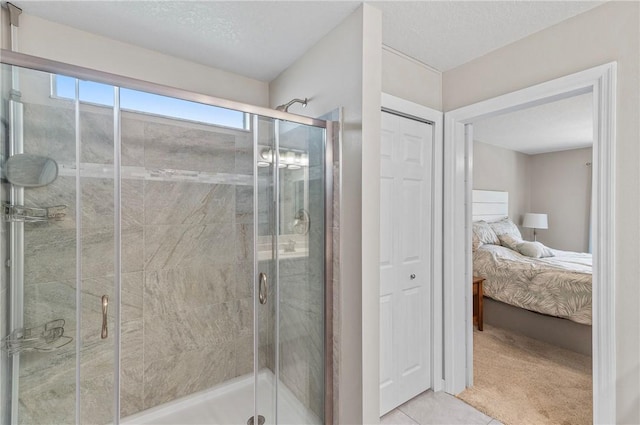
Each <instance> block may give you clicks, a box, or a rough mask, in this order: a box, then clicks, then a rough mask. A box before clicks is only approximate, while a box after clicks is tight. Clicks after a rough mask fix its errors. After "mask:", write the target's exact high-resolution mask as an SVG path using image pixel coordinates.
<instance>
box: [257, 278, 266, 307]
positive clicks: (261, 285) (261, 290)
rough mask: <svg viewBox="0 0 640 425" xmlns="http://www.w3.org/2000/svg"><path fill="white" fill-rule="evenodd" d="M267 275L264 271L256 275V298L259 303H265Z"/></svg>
mask: <svg viewBox="0 0 640 425" xmlns="http://www.w3.org/2000/svg"><path fill="white" fill-rule="evenodd" d="M267 290H268V288H267V275H266V274H265V273H260V274H259V275H258V300H259V301H260V304H266V303H267Z"/></svg>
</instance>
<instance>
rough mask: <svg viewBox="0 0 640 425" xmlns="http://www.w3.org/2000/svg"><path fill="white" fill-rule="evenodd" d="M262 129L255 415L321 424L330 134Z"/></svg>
mask: <svg viewBox="0 0 640 425" xmlns="http://www.w3.org/2000/svg"><path fill="white" fill-rule="evenodd" d="M256 126H257V129H258V131H257V139H256V145H257V146H256V170H257V172H256V175H257V184H256V188H257V193H256V198H255V199H256V205H257V208H256V210H257V212H256V214H257V219H256V226H257V235H256V238H257V255H256V266H257V268H256V270H257V273H256V279H255V314H256V317H255V320H256V324H255V326H256V347H257V358H256V415H257V418H258V420H262V419H261V418H260V417H263V418H264V420H265V423H267V424H276V423H277V424H319V423H323V417H324V377H325V375H324V359H325V352H324V349H325V347H324V267H325V262H324V258H325V250H324V242H325V239H324V238H325V232H324V226H325V210H324V193H325V185H324V173H325V169H324V165H325V162H324V150H325V131H324V129H322V128H318V127H312V126H306V125H300V124H296V123H292V122H288V121H282V120H273V119H266V118H263V117H257V118H256ZM254 423H257V422H255V421H254Z"/></svg>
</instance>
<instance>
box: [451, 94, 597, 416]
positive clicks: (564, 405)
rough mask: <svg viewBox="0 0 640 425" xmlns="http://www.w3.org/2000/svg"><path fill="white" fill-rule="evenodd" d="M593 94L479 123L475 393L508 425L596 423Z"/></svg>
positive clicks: (467, 396) (477, 401)
mask: <svg viewBox="0 0 640 425" xmlns="http://www.w3.org/2000/svg"><path fill="white" fill-rule="evenodd" d="M592 146H593V95H592V93H585V94H580V95H576V96H571V97H568V98H565V99H561V100H556V101H551V102H548V103H544V104H542V105H536V106H532V107H528V108H525V109H521V110H518V111H510V112H508V113H505V114H501V115H498V116H494V117H490V118H486V119H480V120H477V121H474V123H473V145H472V150H471V153H472V161H473V162H472V164H473V166H472V174H471V176H472V188H473V191H472V196H471V204H472V205H471V219H472V238H471V241H470V243H471V246H472V270H473V281H472V288H473V308H474V313H473V319H474V328H473V370H474V372H473V373H474V375H473V387H471V388H467V389H466V390H464V391H463V392H462V393H461V394H459V395H458V397H459V398H461V399H462V400H464V401H466V402H467V403H469V404H471V405H472V406H474V407H476V408H477V409H479V410H481V411H483V412H485V413H486V414H488V415H490V416H492V417H494V418H497V419H499V420H500V421H501V422H503V423H505V424H515V423H523V422H531V423H536V424H557V423H563V424H583V423H589V422H590V421H591V417H592V377H591V348H592V347H591V344H592V338H591V333H592V332H591V324H592V322H591V300H592V287H591V280H592V255H591V238H590V236H591V235H590V230H591V226H590V217H591V199H592V195H591V189H592V173H591V166H592V162H593V159H592V155H593V153H592V150H593V149H592Z"/></svg>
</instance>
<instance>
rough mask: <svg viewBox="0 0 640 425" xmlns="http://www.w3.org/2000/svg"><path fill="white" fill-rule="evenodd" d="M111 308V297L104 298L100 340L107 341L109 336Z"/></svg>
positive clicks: (105, 296) (104, 296)
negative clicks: (108, 320)
mask: <svg viewBox="0 0 640 425" xmlns="http://www.w3.org/2000/svg"><path fill="white" fill-rule="evenodd" d="M108 308H109V296H107V295H103V296H102V332H101V333H100V338H102V339H106V338H107V337H108V336H109V330H108V329H107V309H108Z"/></svg>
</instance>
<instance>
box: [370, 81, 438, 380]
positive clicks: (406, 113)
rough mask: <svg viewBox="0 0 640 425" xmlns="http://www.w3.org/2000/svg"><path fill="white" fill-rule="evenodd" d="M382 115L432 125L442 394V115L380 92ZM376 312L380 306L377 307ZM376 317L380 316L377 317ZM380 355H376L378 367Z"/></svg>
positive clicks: (434, 345)
mask: <svg viewBox="0 0 640 425" xmlns="http://www.w3.org/2000/svg"><path fill="white" fill-rule="evenodd" d="M381 105H382V112H389V113H392V114H396V115H400V116H403V117H405V118H409V119H413V120H416V121H421V122H426V123H428V124H431V125H432V126H433V153H432V164H431V165H432V170H431V179H432V180H431V184H432V195H431V226H432V232H431V235H432V237H431V241H430V249H431V259H430V260H431V282H432V285H431V306H430V308H431V329H430V334H431V341H430V351H431V389H432V390H433V391H442V390H443V389H444V379H443V378H444V377H443V372H444V368H443V361H444V358H443V356H442V353H443V351H442V346H443V332H442V331H443V322H442V319H443V314H442V290H443V279H442V250H441V249H440V248H441V247H442V232H437V231H435V230H436V229H441V228H442V224H443V221H442V220H443V217H442V212H443V210H442V208H441V205H442V199H443V198H442V197H443V191H442V189H443V160H442V159H443V142H444V139H443V113H442V112H440V111H437V110H435V109H431V108H429V107H426V106H423V105H420V104H418V103H415V102H411V101H409V100H405V99H402V98H399V97H396V96H392V95H390V94H388V93H382V97H381ZM376 308H377V309H378V311H379V309H380V304H379V303H378V306H377V307H376ZM378 317H379V315H378ZM375 332H376V333H378V336H379V332H380V325H379V324H378V325H377V326H376V330H375ZM379 367H380V365H379V353H378V368H379ZM378 391H379V390H378Z"/></svg>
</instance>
